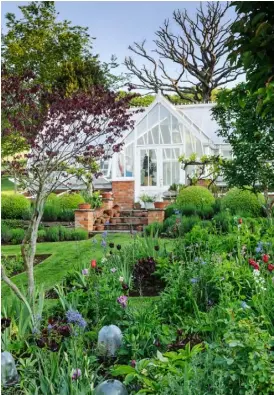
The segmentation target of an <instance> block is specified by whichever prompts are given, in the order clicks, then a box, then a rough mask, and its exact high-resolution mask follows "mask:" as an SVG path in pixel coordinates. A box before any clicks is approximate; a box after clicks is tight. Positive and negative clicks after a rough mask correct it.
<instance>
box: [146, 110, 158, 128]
mask: <svg viewBox="0 0 274 395" xmlns="http://www.w3.org/2000/svg"><path fill="white" fill-rule="evenodd" d="M157 123H159V105H158V104H157V105H156V106H155V107H153V109H152V110H151V111H150V113H149V114H148V129H151V128H152V127H154V126H155V125H156V124H157Z"/></svg>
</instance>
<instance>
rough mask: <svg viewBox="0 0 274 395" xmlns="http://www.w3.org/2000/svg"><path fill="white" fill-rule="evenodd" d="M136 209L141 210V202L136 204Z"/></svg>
mask: <svg viewBox="0 0 274 395" xmlns="http://www.w3.org/2000/svg"><path fill="white" fill-rule="evenodd" d="M134 208H135V210H141V203H139V202H137V203H134Z"/></svg>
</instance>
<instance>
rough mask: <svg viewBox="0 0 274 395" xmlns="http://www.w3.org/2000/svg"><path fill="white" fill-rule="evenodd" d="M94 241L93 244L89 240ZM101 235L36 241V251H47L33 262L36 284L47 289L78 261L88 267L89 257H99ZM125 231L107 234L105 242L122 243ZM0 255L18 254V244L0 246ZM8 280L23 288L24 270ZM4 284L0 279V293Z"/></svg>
mask: <svg viewBox="0 0 274 395" xmlns="http://www.w3.org/2000/svg"><path fill="white" fill-rule="evenodd" d="M94 239H96V240H97V241H98V242H97V243H96V244H95V243H94V242H93V240H94ZM101 240H102V237H101V236H100V235H96V236H95V237H94V238H92V239H89V240H83V241H64V242H56V243H38V244H37V252H36V254H37V255H39V254H40V255H41V254H51V256H50V257H48V258H47V259H45V260H44V261H43V262H42V263H40V264H39V265H37V266H35V268H34V275H35V281H36V286H38V287H44V289H50V288H52V287H54V286H55V285H56V284H57V283H59V282H60V281H61V280H62V279H63V278H64V276H65V275H66V274H67V272H68V271H69V270H71V269H73V268H78V267H79V264H80V265H81V266H83V267H89V265H90V261H91V259H100V258H101V257H102V256H103V253H104V251H103V248H102V247H101ZM130 240H131V236H130V235H129V234H113V235H111V234H109V235H108V242H110V241H112V242H114V243H115V244H121V245H123V244H125V243H128V242H130ZM2 254H3V255H19V254H20V245H14V246H2ZM12 280H13V281H14V282H15V283H16V284H17V285H18V286H19V287H20V288H21V289H26V287H27V277H26V274H25V273H21V274H18V275H16V276H14V277H12ZM9 292H10V291H9V289H8V287H7V286H6V285H5V284H3V283H2V297H6V296H7V295H8V294H9Z"/></svg>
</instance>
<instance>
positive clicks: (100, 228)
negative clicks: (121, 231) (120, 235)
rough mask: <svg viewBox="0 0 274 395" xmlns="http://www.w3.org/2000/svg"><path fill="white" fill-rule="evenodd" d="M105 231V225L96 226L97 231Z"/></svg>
mask: <svg viewBox="0 0 274 395" xmlns="http://www.w3.org/2000/svg"><path fill="white" fill-rule="evenodd" d="M104 229H105V225H103V224H101V225H97V226H96V230H98V231H103V230H104Z"/></svg>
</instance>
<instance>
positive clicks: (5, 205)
mask: <svg viewBox="0 0 274 395" xmlns="http://www.w3.org/2000/svg"><path fill="white" fill-rule="evenodd" d="M1 199H2V202H1V215H2V218H3V219H5V218H11V219H27V218H29V216H30V201H29V200H28V199H27V198H26V197H25V196H23V195H17V194H16V195H5V194H2V195H1Z"/></svg>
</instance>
